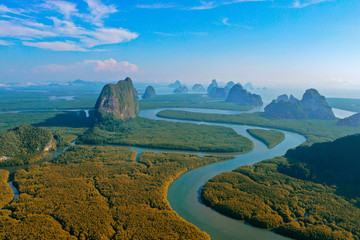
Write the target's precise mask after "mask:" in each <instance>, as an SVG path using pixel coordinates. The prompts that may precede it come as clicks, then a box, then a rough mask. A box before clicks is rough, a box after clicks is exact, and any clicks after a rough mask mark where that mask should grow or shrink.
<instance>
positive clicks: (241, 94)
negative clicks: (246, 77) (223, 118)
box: [226, 84, 263, 106]
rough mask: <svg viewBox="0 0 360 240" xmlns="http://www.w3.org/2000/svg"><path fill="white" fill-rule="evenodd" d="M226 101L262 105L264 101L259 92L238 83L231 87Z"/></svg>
mask: <svg viewBox="0 0 360 240" xmlns="http://www.w3.org/2000/svg"><path fill="white" fill-rule="evenodd" d="M226 102H233V103H236V104H239V105H250V106H262V105H263V101H262V99H261V97H260V96H259V95H257V94H252V93H249V92H248V91H246V90H245V89H243V88H242V86H241V85H240V84H236V85H235V86H233V87H232V88H231V89H230V92H229V94H228V97H227V98H226Z"/></svg>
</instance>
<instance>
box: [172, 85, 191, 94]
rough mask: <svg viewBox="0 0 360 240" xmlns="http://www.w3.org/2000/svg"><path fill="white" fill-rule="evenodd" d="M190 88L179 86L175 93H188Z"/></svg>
mask: <svg viewBox="0 0 360 240" xmlns="http://www.w3.org/2000/svg"><path fill="white" fill-rule="evenodd" d="M188 91H189V89H188V88H187V87H186V86H182V87H178V88H176V89H175V90H174V93H187V92H188Z"/></svg>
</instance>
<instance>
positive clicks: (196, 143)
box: [79, 117, 253, 153]
mask: <svg viewBox="0 0 360 240" xmlns="http://www.w3.org/2000/svg"><path fill="white" fill-rule="evenodd" d="M174 136H176V137H174ZM79 142H80V143H84V144H93V145H105V144H112V145H127V146H138V147H146V148H160V149H172V150H189V151H201V152H224V153H229V152H230V153H240V152H241V153H244V152H248V151H250V150H252V148H253V143H252V142H251V141H250V140H249V139H248V138H245V137H243V136H240V135H239V134H237V133H236V132H235V131H234V130H233V129H231V128H226V127H218V126H208V125H197V124H192V123H174V122H167V121H156V120H150V119H145V118H141V117H137V118H136V119H134V120H127V121H118V120H114V119H111V118H108V119H107V121H103V122H102V123H101V124H100V125H97V126H96V127H94V128H91V129H89V130H88V131H87V132H86V133H85V134H84V135H83V136H81V138H80V139H79Z"/></svg>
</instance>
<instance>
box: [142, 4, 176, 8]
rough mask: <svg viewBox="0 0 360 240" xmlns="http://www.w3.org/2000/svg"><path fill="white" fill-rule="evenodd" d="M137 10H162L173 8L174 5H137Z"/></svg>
mask: <svg viewBox="0 0 360 240" xmlns="http://www.w3.org/2000/svg"><path fill="white" fill-rule="evenodd" d="M136 7H137V8H146V9H163V8H175V7H176V5H174V4H164V3H155V4H138V5H136Z"/></svg>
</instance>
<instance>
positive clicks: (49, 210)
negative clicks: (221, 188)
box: [0, 146, 229, 239]
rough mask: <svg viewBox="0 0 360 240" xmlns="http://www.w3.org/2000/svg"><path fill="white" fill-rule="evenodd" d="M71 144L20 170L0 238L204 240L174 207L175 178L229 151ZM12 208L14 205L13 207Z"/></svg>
mask: <svg viewBox="0 0 360 240" xmlns="http://www.w3.org/2000/svg"><path fill="white" fill-rule="evenodd" d="M135 159H136V152H135V151H133V150H128V149H123V148H119V147H109V146H106V147H99V146H96V147H90V146H75V147H72V148H70V149H69V150H68V151H66V152H65V153H63V154H62V155H60V156H59V157H58V158H57V159H55V161H54V162H53V163H46V164H43V165H41V166H32V167H30V168H29V169H28V171H25V170H19V172H18V173H17V174H16V175H15V182H16V185H17V186H18V187H19V191H20V197H19V198H18V199H17V200H16V201H15V202H13V203H11V204H10V205H8V207H7V208H8V210H1V211H0V213H1V214H0V215H1V217H0V238H1V239H28V238H32V239H55V238H56V239H76V238H78V239H190V238H191V239H209V237H208V236H207V235H206V234H205V233H203V232H201V231H200V230H199V229H197V228H196V227H194V226H193V225H192V224H189V223H187V222H186V221H184V220H183V219H182V218H180V217H179V216H178V215H177V214H176V213H175V212H173V211H172V210H171V208H170V206H169V204H168V202H167V200H166V193H167V188H168V186H169V185H170V183H171V182H172V181H174V180H175V179H176V178H177V177H179V176H180V175H181V174H182V173H184V172H186V171H189V170H190V169H193V168H196V167H199V166H202V165H205V164H210V163H214V162H217V161H223V160H227V159H229V158H228V157H210V156H206V157H199V156H197V155H186V154H175V153H159V154H156V153H154V152H143V153H142V154H141V156H140V159H139V161H138V162H135ZM10 210H11V211H10Z"/></svg>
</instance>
